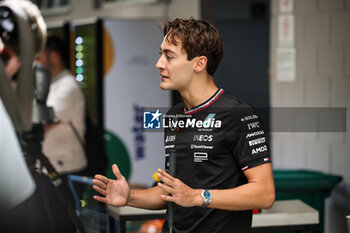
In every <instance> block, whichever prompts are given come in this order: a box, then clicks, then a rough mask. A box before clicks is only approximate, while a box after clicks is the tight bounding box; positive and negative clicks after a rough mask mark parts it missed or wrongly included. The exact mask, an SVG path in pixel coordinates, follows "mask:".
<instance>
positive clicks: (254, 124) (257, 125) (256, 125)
mask: <svg viewBox="0 0 350 233" xmlns="http://www.w3.org/2000/svg"><path fill="white" fill-rule="evenodd" d="M247 127H248V129H249V130H252V129H257V128H260V122H259V121H255V122H252V123H248V124H247Z"/></svg>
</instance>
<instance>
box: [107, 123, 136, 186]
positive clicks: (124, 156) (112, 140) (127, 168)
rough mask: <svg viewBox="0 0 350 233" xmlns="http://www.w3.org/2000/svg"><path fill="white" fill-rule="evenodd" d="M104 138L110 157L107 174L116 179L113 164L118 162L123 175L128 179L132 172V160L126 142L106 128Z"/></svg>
mask: <svg viewBox="0 0 350 233" xmlns="http://www.w3.org/2000/svg"><path fill="white" fill-rule="evenodd" d="M104 138H105V146H106V152H107V157H108V168H107V172H106V176H107V177H108V178H110V179H115V175H114V173H113V171H112V165H113V164H117V165H118V168H119V170H120V172H121V173H122V175H123V176H124V177H125V179H126V180H128V179H129V177H130V174H131V161H130V156H129V153H128V151H127V149H126V147H125V146H124V143H123V142H122V140H121V139H120V138H118V137H117V136H116V135H115V134H114V133H112V132H111V131H108V130H105V135H104Z"/></svg>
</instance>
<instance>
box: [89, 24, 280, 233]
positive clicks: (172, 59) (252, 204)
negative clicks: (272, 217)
mask: <svg viewBox="0 0 350 233" xmlns="http://www.w3.org/2000/svg"><path fill="white" fill-rule="evenodd" d="M163 32H164V40H163V43H162V44H161V47H160V50H161V56H160V58H159V60H158V62H157V64H156V67H157V68H158V69H159V70H160V75H161V80H162V81H161V83H160V87H161V88H162V89H163V90H176V91H178V92H179V93H180V95H181V97H182V99H183V103H180V104H178V105H176V106H174V107H173V108H172V109H171V110H170V111H169V112H168V113H167V115H169V117H170V116H176V117H177V120H176V119H171V120H172V122H174V124H175V123H178V124H176V127H175V128H174V129H173V130H172V129H171V128H166V130H165V148H166V149H165V153H166V154H169V149H170V148H173V149H175V151H176V176H175V177H172V176H170V175H169V174H168V173H167V172H165V171H163V170H160V169H159V170H158V177H159V178H160V180H161V182H159V183H158V186H156V187H154V188H150V189H146V190H130V188H129V186H128V184H127V182H126V180H125V178H124V177H123V176H122V174H120V172H119V169H118V167H117V166H116V165H113V171H114V173H115V175H116V177H117V180H111V179H108V178H106V177H104V176H101V175H96V176H95V179H94V180H93V182H94V184H95V185H94V189H95V190H97V191H98V192H99V193H100V194H101V195H102V197H101V196H94V198H95V199H96V200H98V201H101V202H104V203H106V204H109V205H113V206H125V205H128V206H133V207H138V208H145V209H162V208H166V206H167V203H168V202H173V203H175V205H174V226H173V229H174V232H200V233H204V232H208V233H213V232H219V233H223V232H225V233H226V232H230V233H232V232H238V233H245V232H250V228H251V221H252V209H265V208H270V207H271V206H272V204H273V202H274V199H275V190H274V182H273V176H272V167H271V163H270V157H269V153H268V150H267V145H266V142H265V135H264V131H263V129H262V122H261V121H260V119H259V117H258V116H257V115H256V114H255V112H254V111H253V109H252V108H251V107H250V106H249V105H248V104H246V103H244V102H243V101H241V100H239V99H237V98H235V97H232V96H230V95H228V94H226V93H224V90H223V89H219V88H218V87H217V86H216V85H215V83H214V79H213V75H214V73H215V71H216V69H217V67H218V65H219V62H220V60H221V58H222V56H223V43H222V39H221V37H220V34H219V32H218V30H217V29H216V28H215V27H214V26H213V25H211V24H209V23H207V22H205V21H201V20H195V19H192V18H190V19H188V20H182V19H175V20H174V21H170V22H166V23H165V25H164V28H163ZM186 119H189V120H186ZM181 120H183V121H184V122H185V123H184V124H180V123H179V122H180V121H181ZM188 122H189V124H188ZM184 125H185V126H184ZM186 126H187V127H186ZM167 139H168V140H167ZM162 231H163V232H168V223H167V221H166V222H165V224H164V225H163V230H162Z"/></svg>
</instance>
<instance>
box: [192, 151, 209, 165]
mask: <svg viewBox="0 0 350 233" xmlns="http://www.w3.org/2000/svg"><path fill="white" fill-rule="evenodd" d="M203 160H208V153H204V152H194V155H193V161H194V162H195V163H201V162H203Z"/></svg>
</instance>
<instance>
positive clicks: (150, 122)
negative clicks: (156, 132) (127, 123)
mask: <svg viewBox="0 0 350 233" xmlns="http://www.w3.org/2000/svg"><path fill="white" fill-rule="evenodd" d="M161 115H162V113H160V112H159V109H157V111H156V112H143V128H144V129H160V127H161Z"/></svg>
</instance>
